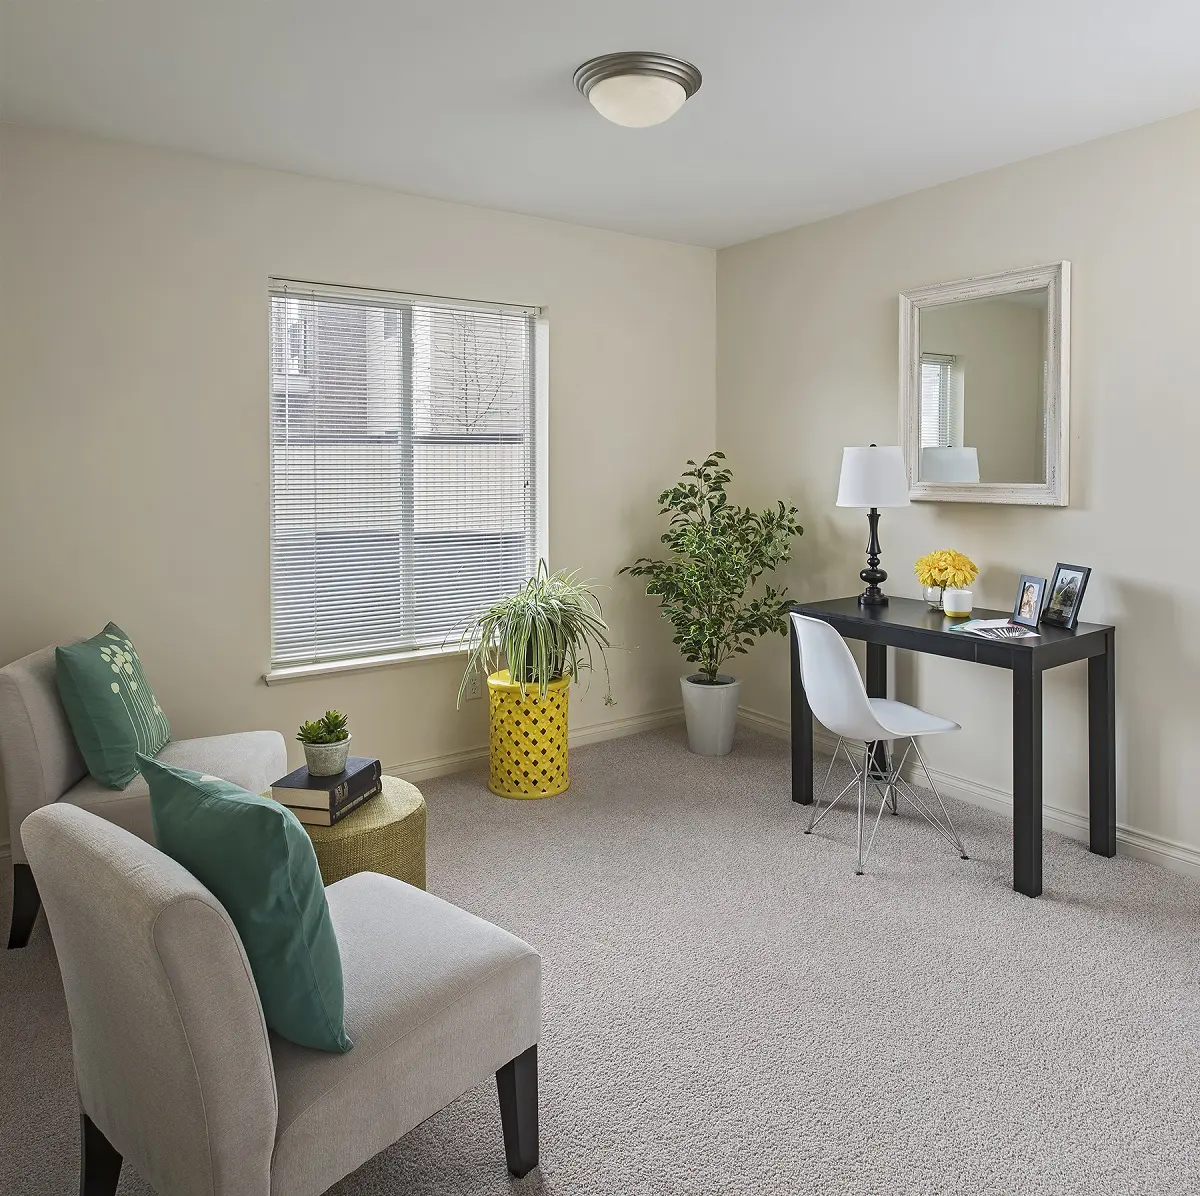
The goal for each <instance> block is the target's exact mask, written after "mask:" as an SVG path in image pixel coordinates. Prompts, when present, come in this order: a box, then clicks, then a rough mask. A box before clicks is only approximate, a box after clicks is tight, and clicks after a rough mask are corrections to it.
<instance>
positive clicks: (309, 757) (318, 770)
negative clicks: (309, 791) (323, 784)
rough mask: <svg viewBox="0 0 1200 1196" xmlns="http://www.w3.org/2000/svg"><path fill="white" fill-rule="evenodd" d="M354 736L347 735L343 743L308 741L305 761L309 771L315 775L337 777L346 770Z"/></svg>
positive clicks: (305, 749)
mask: <svg viewBox="0 0 1200 1196" xmlns="http://www.w3.org/2000/svg"><path fill="white" fill-rule="evenodd" d="M353 738H354V736H353V735H347V736H346V738H345V739H343V740H342V742H341V743H306V744H305V745H304V763H305V764H307V765H308V771H309V773H310V774H311V775H312V776H314V777H336V776H337V774H338V773H339V772H345V771H346V757H347V756H348V755H349V754H350V740H352V739H353Z"/></svg>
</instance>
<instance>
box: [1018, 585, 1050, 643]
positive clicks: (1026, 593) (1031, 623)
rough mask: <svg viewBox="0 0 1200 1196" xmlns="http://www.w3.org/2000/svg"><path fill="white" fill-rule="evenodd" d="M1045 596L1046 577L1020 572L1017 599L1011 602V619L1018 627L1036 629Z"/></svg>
mask: <svg viewBox="0 0 1200 1196" xmlns="http://www.w3.org/2000/svg"><path fill="white" fill-rule="evenodd" d="M1045 597H1046V579H1045V578H1044V577H1030V576H1029V575H1028V574H1025V573H1022V574H1021V584H1020V585H1018V586H1017V599H1016V602H1014V603H1013V613H1012V621H1013V622H1014V623H1016V624H1017V625H1018V626H1020V627H1028V628H1030V629H1031V630H1033V631H1036V630H1037V625H1038V621H1039V620H1040V619H1041V617H1042V603H1043V600H1044V599H1045Z"/></svg>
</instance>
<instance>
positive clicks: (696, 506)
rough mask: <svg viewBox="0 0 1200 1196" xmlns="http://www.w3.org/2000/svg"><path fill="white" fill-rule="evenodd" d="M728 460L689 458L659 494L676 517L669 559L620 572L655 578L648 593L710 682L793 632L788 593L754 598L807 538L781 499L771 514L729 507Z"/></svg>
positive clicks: (641, 561) (766, 590)
mask: <svg viewBox="0 0 1200 1196" xmlns="http://www.w3.org/2000/svg"><path fill="white" fill-rule="evenodd" d="M724 460H725V454H724V453H716V452H715V453H712V454H710V455H709V456H708V457H707V458H705V460H704V461H702V462H701V463H700V464H699V465H697V464H696V462H695V461H689V462H688V465H689V466H690V468H689V469H685V470H684V472H683V475H682V478H683V480H682V481H680V482H678V483H677V484H676V485H674V486H672V487H671V488H670V489H669V490H664V491H663V492H662V493H661V494H660V495H659V496H658V502H659V506H660V508H661V509H660V510H659V514H660V515H669V516H670V517H671V523H670V527H668V528H667V530H666V532H665V533H664V534H663V535H662V537H661V539H662V543H663V544H665V545H666V546H667V548H668V549H669V552H670V555H669V556H667V557H666V559H664V560H654V559H652V558H650V557H639V558H638V559H637V560H636V561H634V563H633V564H632V565H626V567H625V568H624V569H622V570H621V572H622V573H628V574H630V575H631V576H633V577H645V578H648V579H649V580H648V581H647V583H646V593H647V594H652V595H654V596H655V597H656V598H658V600H659V602H660V603H661V605H662V613H663V618H665V619H669V620H670V621H671V623H672V625H673V626H674V628H675V638H674V640H673V642H674V643H676V644H678V645H679V650H680V651H681V652H682V653H683V655H684V657H685V659H686V660H687V661H688V662H689V663H691V664H695V665H698V666H699V676H700V678H701V679H702V680H703V681H704V682H706V683H707V684H709V685H716V684H718V681H717V677H718V675H719V674H720V671H721V665H722V664H724V663H725V661H727V660H728V659H729V658H730V657H731V656H733V655H734V654H735V653H744V652H745V651H746V650H747V649H748V648H750V647H751V645H753V643H754V641H755V639H756V637H758V636H760V635H766V634H767V633H768V632H778V633H779V634H781V635H784V634H786V633H787V612H788V601H787V590H786V589H781V590H776V589H774V588H772V587H771V586H768V585H764V586H763V587H762V592H761V594H759V595H758V596H757V597H750V589H751V587H752V586H754V584H755V583H756V582H757V581H758V580H759V578H761V577H762V575H763V574H764V573H767V572H769V571H770V570H772V569H774V568H775V566H776V565H779V564H781V563H782V562H783V561H786V560H788V559H789V558H790V557H791V555H792V540H793V538H794V537H796V536H799V535H803V533H804V529H803V528H802V527H801V526H800V525H799V524H798V523H797V522H796V516H797V514H798V513H799V512H798V511H797V510H796V508H795V507H790V506H787V505H786V504H784V503H783V502H780V503H779V504H778V506H777V507H769V508H768V509H767V510H765V511H752V510H750V509H749V508H747V507H739V506H736V505H735V504H733V503H731V502H730V501H729V499H728V496H727V494H726V487H727V486H728V485H729V483H730V481H731V480H732V479H733V474H732V472H731V471H730V470H729V469H727V468H726V467H725V466H724V464H723V462H724Z"/></svg>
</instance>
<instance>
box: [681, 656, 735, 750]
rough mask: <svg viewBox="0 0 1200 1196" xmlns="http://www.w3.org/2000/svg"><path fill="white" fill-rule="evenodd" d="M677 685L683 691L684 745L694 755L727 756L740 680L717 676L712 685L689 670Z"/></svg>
mask: <svg viewBox="0 0 1200 1196" xmlns="http://www.w3.org/2000/svg"><path fill="white" fill-rule="evenodd" d="M679 688H680V689H681V690H682V691H683V715H684V718H686V719H687V733H688V747H689V748H691V749H692V751H693V752H695V753H696V755H697V756H727V755H728V754H729V752H730V751H731V750H732V748H733V732H734V728H735V727H736V726H737V711H738V699H739V698H740V697H741V692H742V683H741V682H740V681H735V680H734V679H733V678H732V677H725V676H721V675H719V676H718V678H717V683H716V685H705V684H704V683H703V682H702V681H700V680H699V675H698V674H695V673H693V674H692V676H690V677H680V678H679Z"/></svg>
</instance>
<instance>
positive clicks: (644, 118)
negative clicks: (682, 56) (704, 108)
mask: <svg viewBox="0 0 1200 1196" xmlns="http://www.w3.org/2000/svg"><path fill="white" fill-rule="evenodd" d="M587 98H588V100H589V102H590V103H591V105H592V107H593V108H595V109H596V111H597V112H599V113H600V115H601V116H603V117H604V118H605V119H606V120H611V121H612V122H613V124H615V125H624V126H625V128H627V129H645V128H648V127H649V126H650V125H660V124H662V122H663V121H664V120H669V119H670V118H671V117H672V116H674V115H675V113H676V112H678V111H679V109H680V108H682V107H683V102H684V100H686V99H687V94H686V92H685V91H684V90H683V87H682V86H681V85H680V84H678V83H676V82H675V80H674V79H664V78H663V77H662V76H661V75H614V76H613V77H612V78H610V79H601V80H600V81H599V82H598V83H595V84H593V85H592V88H591V90H590V91H589V92H588V97H587Z"/></svg>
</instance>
